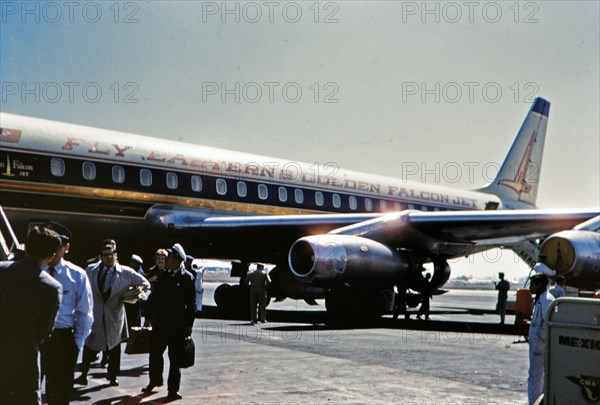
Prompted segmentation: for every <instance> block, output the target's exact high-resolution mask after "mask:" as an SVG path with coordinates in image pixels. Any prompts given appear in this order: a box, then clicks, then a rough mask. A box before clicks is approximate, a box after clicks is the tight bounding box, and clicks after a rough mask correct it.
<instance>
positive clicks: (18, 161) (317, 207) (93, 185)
mask: <svg viewBox="0 0 600 405" xmlns="http://www.w3.org/2000/svg"><path fill="white" fill-rule="evenodd" d="M1 122H2V127H3V128H10V134H11V136H10V137H2V138H1V141H0V142H1V143H0V188H1V191H2V192H1V193H0V204H1V205H2V206H3V207H4V208H5V210H6V211H7V213H8V215H9V217H10V218H11V219H12V220H13V221H15V224H16V225H17V226H16V227H15V228H16V231H17V233H18V235H20V237H21V238H23V237H24V235H25V233H26V231H27V229H28V228H29V227H30V226H31V225H34V224H36V223H39V222H46V221H62V222H63V223H64V222H67V223H68V225H71V227H73V228H76V229H73V231H74V232H76V231H78V232H77V233H76V236H75V240H76V241H77V240H78V239H79V240H80V241H82V242H84V246H82V247H81V248H80V249H78V250H79V254H78V255H77V256H80V257H83V256H85V257H90V256H93V255H94V254H95V253H94V252H95V251H96V246H97V244H98V243H99V242H100V240H101V239H103V238H104V237H112V238H116V239H121V240H122V242H123V243H122V245H123V246H126V247H127V250H125V251H126V252H127V253H129V252H132V253H133V252H140V251H143V252H145V253H146V254H148V253H149V249H147V248H144V247H143V245H144V243H145V244H146V245H149V246H151V247H152V248H151V249H150V250H152V249H154V248H155V247H159V246H165V244H166V243H170V242H171V240H170V239H169V237H168V232H164V231H163V230H162V229H160V228H157V229H152V227H151V226H147V222H148V221H147V213H148V210H149V209H150V208H151V207H153V206H155V205H156V204H161V205H170V206H175V207H186V208H190V209H196V210H200V211H202V212H205V214H206V216H207V217H208V216H212V215H217V214H218V215H248V214H279V215H281V214H304V213H313V214H314V213H320V212H322V213H325V212H327V213H374V214H375V213H380V212H388V211H401V210H405V209H417V210H425V211H444V210H482V209H486V208H490V207H493V208H503V206H502V201H501V200H500V199H499V198H498V197H497V196H495V195H491V194H485V193H480V192H473V191H464V190H458V189H452V188H448V187H441V186H435V185H429V184H424V183H417V182H411V181H405V180H401V179H395V178H388V177H383V176H375V175H369V174H364V173H359V172H354V171H345V170H341V169H339V168H338V167H337V166H336V165H334V164H328V165H317V164H308V163H302V162H294V161H289V160H282V159H276V158H270V157H265V156H258V155H252V154H246V153H239V152H233V151H228V150H223V149H216V148H211V147H205V146H200V145H192V144H185V143H181V142H174V141H168V140H163V139H156V138H150V137H144V136H139V135H132V134H126V133H122V132H116V131H109V130H101V129H96V128H89V127H83V126H78V125H72V124H65V123H58V122H52V121H46V120H40V119H35V118H28V117H20V116H15V115H11V114H4V113H3V114H2V117H1ZM68 225H67V226H68ZM106 225H110V227H108V226H106ZM84 236H85V237H84ZM140 238H142V239H148V238H159V239H160V238H164V241H163V240H145V241H144V243H142V241H141V240H140ZM93 241H96V242H93ZM204 242H206V243H204V244H202V246H198V247H197V248H196V247H192V246H190V248H189V250H190V252H191V253H192V254H195V255H196V256H204V257H205V256H212V255H213V253H215V254H217V253H218V254H219V255H222V253H223V252H220V251H214V252H213V251H211V244H210V241H208V240H207V241H204ZM88 245H89V246H88ZM128 245H131V246H128ZM200 247H201V249H200ZM129 249H131V250H129ZM121 250H123V249H121ZM195 250H200V251H195ZM216 250H218V249H216Z"/></svg>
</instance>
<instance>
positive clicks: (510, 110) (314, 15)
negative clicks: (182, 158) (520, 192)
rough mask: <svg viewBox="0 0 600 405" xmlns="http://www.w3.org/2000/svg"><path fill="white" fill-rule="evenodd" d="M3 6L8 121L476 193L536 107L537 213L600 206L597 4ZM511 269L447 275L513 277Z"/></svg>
mask: <svg viewBox="0 0 600 405" xmlns="http://www.w3.org/2000/svg"><path fill="white" fill-rule="evenodd" d="M0 7H1V8H0V13H1V14H0V18H1V20H0V21H1V24H0V82H1V97H2V98H1V100H0V110H1V111H3V112H11V113H16V114H22V115H29V116H34V117H39V118H47V119H52V120H57V121H65V122H71V123H77V124H82V125H89V126H95V127H100V128H107V129H113V130H119V131H125V132H132V133H138V134H143V135H149V136H155V137H160V138H166V139H172V140H181V141H185V142H190V143H195V144H202V145H208V146H215V147H220V148H226V149H232V150H236V151H243V152H249V153H255V154H261V155H266V156H273V157H279V158H285V159H291V160H297V161H302V162H309V163H319V164H327V163H333V164H336V165H338V166H339V167H341V168H344V169H351V170H357V171H363V172H367V173H374V174H381V175H385V176H391V177H406V178H408V179H409V180H416V181H424V182H427V183H438V184H441V185H447V186H454V187H459V188H465V189H475V188H479V187H481V186H483V185H484V184H485V183H486V182H487V180H489V178H490V173H489V172H486V171H485V170H484V168H489V167H490V166H492V167H494V166H495V167H497V166H499V165H500V163H501V162H502V160H503V159H504V156H505V154H506V152H507V151H508V148H509V147H510V145H511V143H512V141H513V138H514V136H515V135H516V133H517V131H518V129H519V127H520V125H521V123H522V121H523V119H524V117H525V115H526V113H527V111H528V110H529V107H530V104H531V102H532V101H533V99H534V98H535V97H536V96H541V97H544V98H546V99H547V100H549V101H550V102H551V103H552V106H551V109H550V118H549V124H548V132H547V139H546V145H545V152H544V161H543V165H542V169H541V180H540V190H539V194H538V206H539V207H542V208H558V207H564V208H569V207H576V208H590V207H592V208H594V207H595V208H598V206H599V205H600V123H599V121H600V83H599V82H600V55H599V49H600V39H599V38H600V33H599V27H600V2H598V1H523V2H518V1H516V2H514V1H507V2H504V1H498V2H493V1H484V2H479V1H474V2H437V1H428V2H420V1H419V2H412V1H397V2H394V1H318V2H317V1H295V2H294V1H289V2H285V1H284V2H280V1H256V2H253V1H244V2H237V1H229V2H221V1H218V2H212V1H204V2H202V1H169V2H167V1H145V2H133V1H123V2H113V1H106V2H105V1H97V2H94V1H85V2H78V1H74V2H37V1H28V2H20V1H18V2H17V1H15V2H12V1H1V2H0ZM0 124H1V123H0ZM457 165H458V166H459V167H464V168H465V170H464V172H462V173H459V174H457V173H452V174H451V175H449V173H448V172H447V171H446V170H445V168H448V167H454V168H455V167H456V166H457ZM414 167H419V170H417V171H416V172H413V171H410V172H409V171H407V169H408V168H411V169H412V168H414ZM468 167H475V170H474V172H473V173H470V172H469V170H468V169H467V168H468ZM471 174H472V175H471ZM491 177H493V173H492V176H491ZM515 261H516V260H515V257H514V255H513V254H512V252H502V253H500V252H498V251H492V252H489V253H488V254H486V255H484V256H482V255H477V256H476V257H475V258H469V259H464V260H460V261H458V262H456V263H452V267H453V276H457V275H473V276H475V277H478V278H480V277H494V276H495V274H496V273H497V272H498V271H505V272H506V273H507V275H508V277H509V278H516V277H519V276H522V275H523V273H526V272H527V267H526V266H525V265H524V264H522V263H518V261H517V263H515Z"/></svg>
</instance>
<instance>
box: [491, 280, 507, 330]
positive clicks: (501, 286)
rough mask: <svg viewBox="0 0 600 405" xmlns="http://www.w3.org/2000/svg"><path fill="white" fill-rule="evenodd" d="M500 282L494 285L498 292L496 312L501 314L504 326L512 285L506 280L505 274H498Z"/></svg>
mask: <svg viewBox="0 0 600 405" xmlns="http://www.w3.org/2000/svg"><path fill="white" fill-rule="evenodd" d="M498 278H499V279H500V281H498V282H497V283H494V285H495V286H496V290H498V302H497V303H496V311H498V313H499V314H500V324H501V325H504V318H505V316H506V301H507V300H508V290H510V283H509V282H508V281H506V280H505V279H504V273H498Z"/></svg>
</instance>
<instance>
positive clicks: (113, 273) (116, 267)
mask: <svg viewBox="0 0 600 405" xmlns="http://www.w3.org/2000/svg"><path fill="white" fill-rule="evenodd" d="M101 249H102V250H101V254H100V262H99V263H96V264H94V265H92V266H90V267H88V268H87V269H86V273H87V275H88V279H89V281H90V284H91V286H92V296H93V298H94V323H93V324H92V333H91V334H90V336H89V337H88V338H87V340H86V341H85V346H84V347H83V359H82V362H81V375H80V376H79V378H77V379H76V380H75V383H77V384H81V385H87V374H88V371H89V369H90V364H91V363H92V361H94V359H95V358H96V355H97V354H98V352H99V351H102V350H107V351H108V370H107V371H108V373H107V378H108V380H109V382H110V385H112V386H117V385H119V380H118V379H117V375H118V374H119V372H120V367H121V342H122V341H123V340H126V339H127V338H128V337H129V331H128V327H127V321H126V316H125V307H124V305H123V295H124V294H125V293H126V292H128V290H130V289H133V288H138V289H140V291H141V290H148V289H149V288H150V283H148V281H147V280H146V279H145V278H144V276H142V275H140V274H138V273H137V272H136V271H135V270H133V269H131V268H130V267H127V266H122V265H121V264H120V263H119V262H118V261H117V244H116V243H115V241H114V240H111V239H106V240H104V241H103V242H102V248H101Z"/></svg>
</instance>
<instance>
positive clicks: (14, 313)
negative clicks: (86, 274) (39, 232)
mask: <svg viewBox="0 0 600 405" xmlns="http://www.w3.org/2000/svg"><path fill="white" fill-rule="evenodd" d="M61 292H62V289H61V286H60V284H59V283H58V282H57V281H56V280H54V279H53V278H52V277H50V276H49V275H48V274H47V273H46V272H43V271H41V269H40V266H39V264H38V263H37V261H36V260H34V259H32V258H29V257H25V258H23V259H21V260H19V261H16V262H2V263H0V403H1V404H4V403H7V404H8V403H13V404H16V403H27V404H29V403H35V402H32V399H31V398H32V397H31V395H32V394H33V393H36V392H37V391H38V390H39V376H40V373H39V368H38V352H39V345H40V343H42V341H43V340H44V339H46V338H47V337H48V336H50V334H51V333H52V328H53V327H54V321H55V320H56V314H57V312H58V307H59V305H60V300H61Z"/></svg>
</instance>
